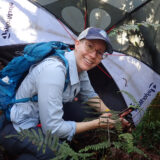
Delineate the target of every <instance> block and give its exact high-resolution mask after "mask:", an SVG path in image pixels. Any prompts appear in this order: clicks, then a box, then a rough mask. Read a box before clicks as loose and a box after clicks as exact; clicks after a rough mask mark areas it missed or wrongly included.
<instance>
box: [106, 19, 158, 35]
mask: <svg viewBox="0 0 160 160" xmlns="http://www.w3.org/2000/svg"><path fill="white" fill-rule="evenodd" d="M142 26H143V27H153V28H154V29H157V28H158V27H160V24H153V23H149V22H142V23H135V24H123V25H122V26H120V27H119V28H115V29H113V30H112V31H111V32H110V33H109V35H110V36H114V35H116V34H117V33H121V32H123V31H127V32H131V31H133V32H135V31H139V30H140V27H142Z"/></svg>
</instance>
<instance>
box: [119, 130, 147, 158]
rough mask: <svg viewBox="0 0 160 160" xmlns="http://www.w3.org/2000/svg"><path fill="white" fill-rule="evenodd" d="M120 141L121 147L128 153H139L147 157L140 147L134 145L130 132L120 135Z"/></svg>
mask: <svg viewBox="0 0 160 160" xmlns="http://www.w3.org/2000/svg"><path fill="white" fill-rule="evenodd" d="M119 142H120V146H119V147H120V148H122V149H123V150H124V151H126V152H127V153H133V152H135V153H138V154H142V155H144V156H145V157H146V155H145V154H144V152H143V151H141V150H140V149H139V148H137V147H136V146H134V143H133V135H132V134H130V133H124V134H120V135H119Z"/></svg>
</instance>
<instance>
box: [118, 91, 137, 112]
mask: <svg viewBox="0 0 160 160" xmlns="http://www.w3.org/2000/svg"><path fill="white" fill-rule="evenodd" d="M120 92H122V93H125V94H126V95H127V96H128V97H129V98H130V99H131V100H132V102H133V103H134V105H130V106H128V108H129V107H132V108H135V109H139V110H140V105H139V103H138V102H137V101H136V99H135V98H134V96H133V95H132V94H131V93H129V92H127V91H124V90H121V91H120Z"/></svg>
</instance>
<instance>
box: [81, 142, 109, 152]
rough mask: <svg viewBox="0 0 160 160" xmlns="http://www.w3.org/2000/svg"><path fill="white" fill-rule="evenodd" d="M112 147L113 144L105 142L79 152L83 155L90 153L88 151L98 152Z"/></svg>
mask: <svg viewBox="0 0 160 160" xmlns="http://www.w3.org/2000/svg"><path fill="white" fill-rule="evenodd" d="M110 146H111V144H110V143H109V142H108V141H103V142H101V143H98V144H94V145H89V146H86V147H85V148H83V149H81V150H80V151H79V152H80V153H82V152H88V151H98V150H101V149H107V148H109V147H110Z"/></svg>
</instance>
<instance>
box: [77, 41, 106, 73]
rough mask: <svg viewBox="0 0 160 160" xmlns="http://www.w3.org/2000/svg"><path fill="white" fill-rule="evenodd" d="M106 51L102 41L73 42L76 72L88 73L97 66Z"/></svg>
mask: <svg viewBox="0 0 160 160" xmlns="http://www.w3.org/2000/svg"><path fill="white" fill-rule="evenodd" d="M105 50H106V43H105V42H104V41H103V40H99V39H97V40H86V39H84V40H81V41H78V40H77V41H76V42H75V56H76V62H77V68H78V72H81V71H88V70H90V69H92V68H93V67H95V66H96V65H98V64H99V63H100V61H101V60H102V56H103V53H104V52H105Z"/></svg>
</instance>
